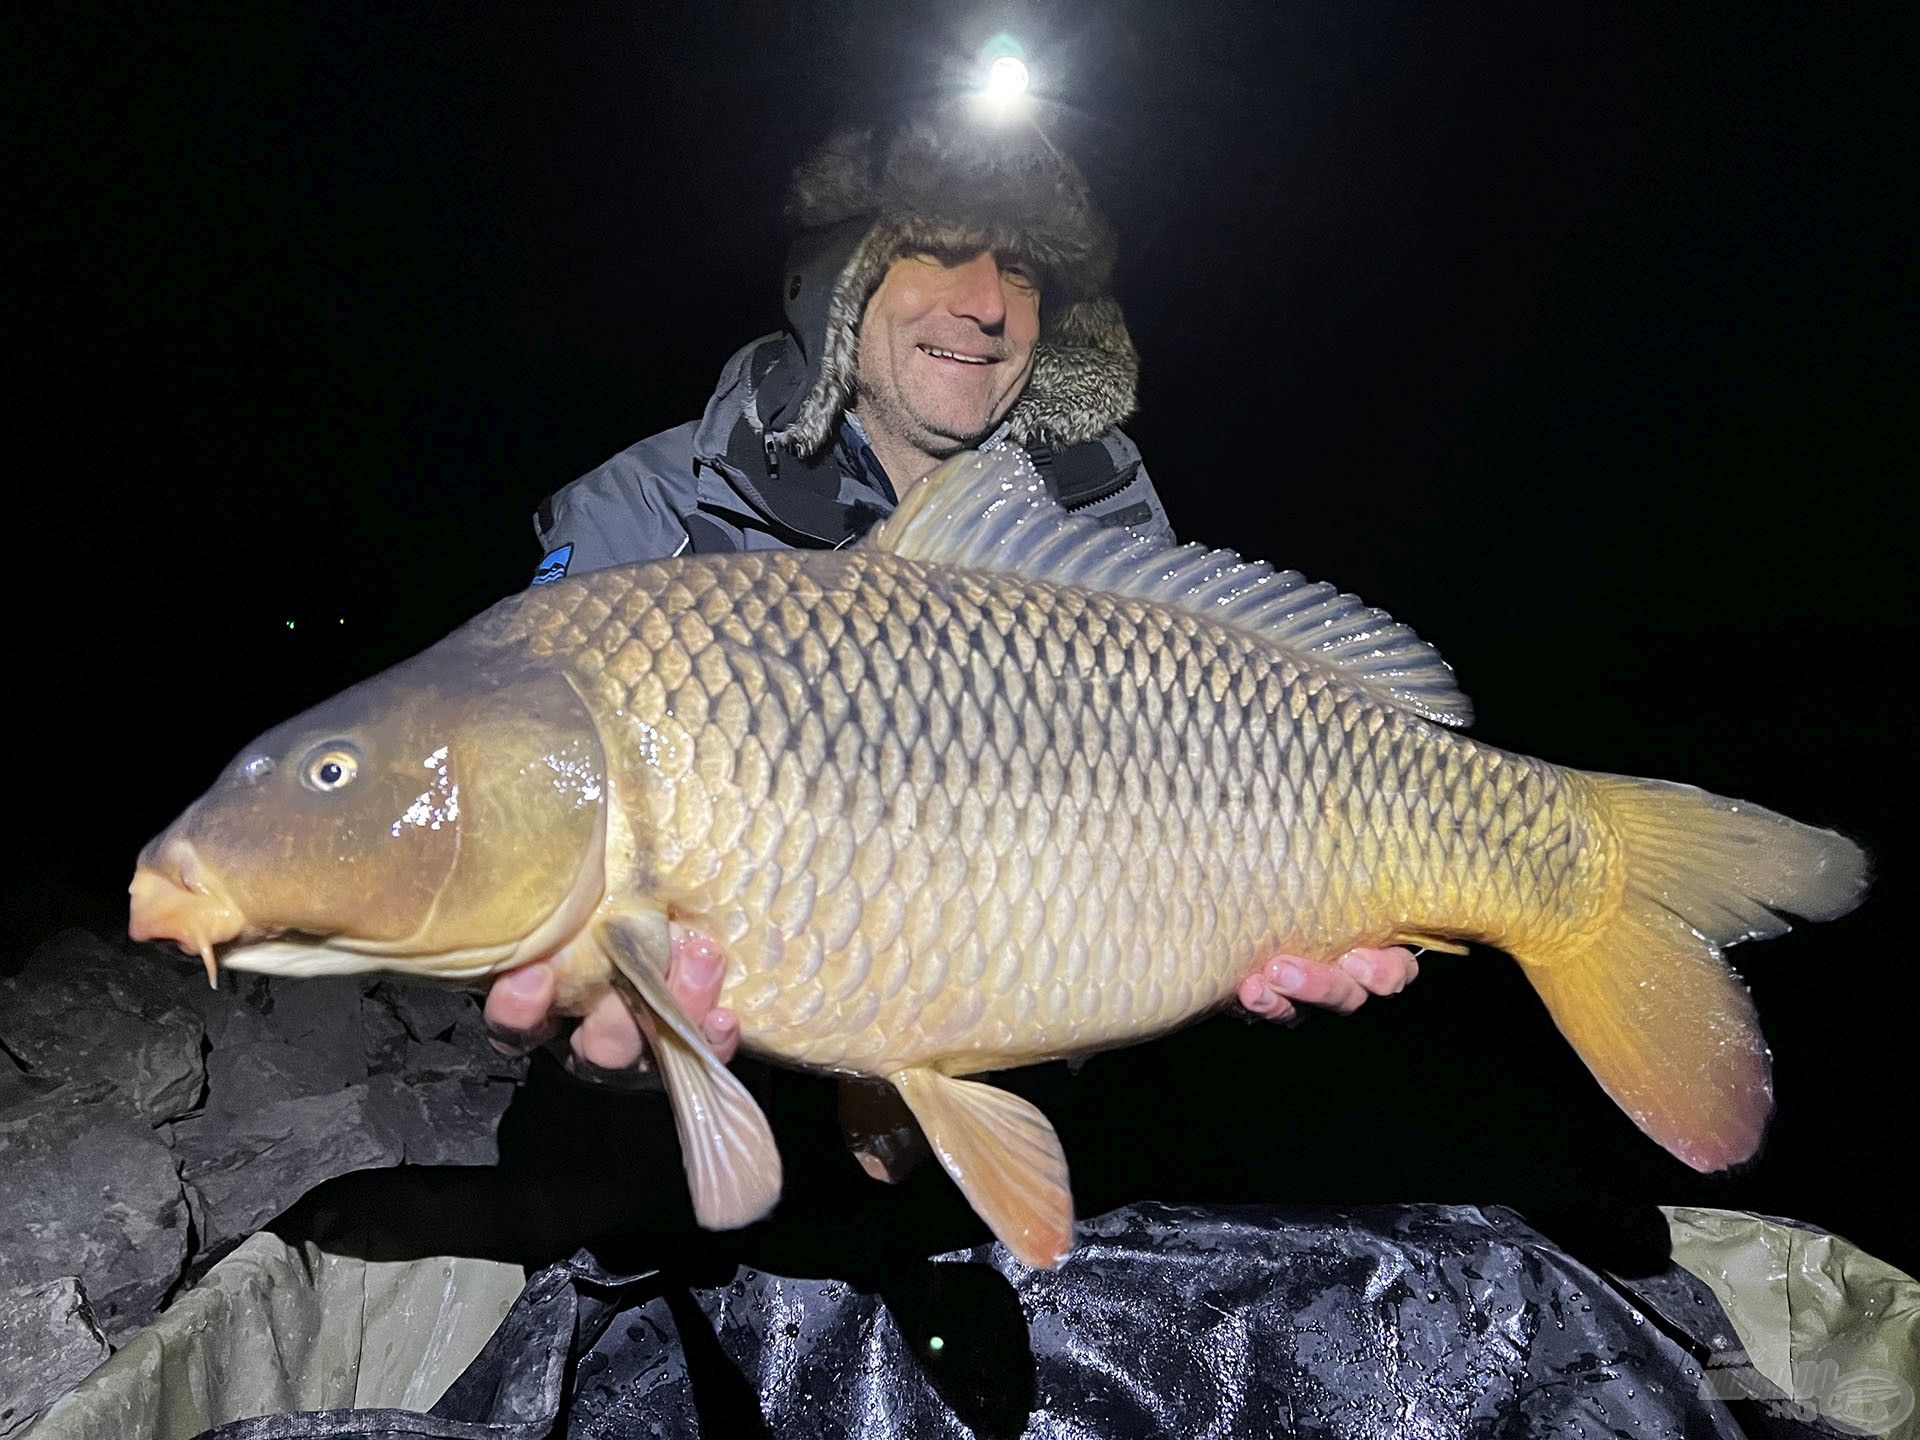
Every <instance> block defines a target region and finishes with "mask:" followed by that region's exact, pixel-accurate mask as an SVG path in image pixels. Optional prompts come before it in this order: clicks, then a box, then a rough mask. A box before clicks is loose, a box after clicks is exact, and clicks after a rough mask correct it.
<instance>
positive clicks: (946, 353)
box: [920, 345, 993, 365]
mask: <svg viewBox="0 0 1920 1440" xmlns="http://www.w3.org/2000/svg"><path fill="white" fill-rule="evenodd" d="M920 348H921V349H922V350H924V351H926V352H927V354H929V355H934V356H938V357H939V358H940V359H942V360H958V361H959V362H960V363H961V364H963V365H991V364H992V363H993V361H992V359H991V357H989V356H986V355H962V354H959V353H958V352H957V351H953V350H940V349H936V348H935V347H934V346H932V345H922V346H921V347H920Z"/></svg>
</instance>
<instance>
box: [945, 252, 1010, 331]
mask: <svg viewBox="0 0 1920 1440" xmlns="http://www.w3.org/2000/svg"><path fill="white" fill-rule="evenodd" d="M947 309H948V310H950V311H951V312H952V313H953V314H955V315H958V316H960V317H962V318H964V319H967V320H971V321H973V322H974V323H975V324H976V325H978V326H979V327H980V328H981V329H982V330H998V329H1000V327H1001V326H1002V325H1004V324H1006V321H1007V297H1006V294H1005V293H1004V292H1003V291H1002V290H1001V288H1000V262H999V261H998V260H996V259H994V258H993V255H992V254H991V253H990V252H988V251H985V250H982V251H981V252H980V253H979V254H978V255H976V256H974V257H973V258H972V259H971V260H962V261H961V262H960V263H959V264H958V265H955V266H953V267H952V268H951V269H950V270H949V272H948V275H947Z"/></svg>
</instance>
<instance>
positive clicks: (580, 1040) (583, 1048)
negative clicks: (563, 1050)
mask: <svg viewBox="0 0 1920 1440" xmlns="http://www.w3.org/2000/svg"><path fill="white" fill-rule="evenodd" d="M572 1044H573V1053H574V1057H575V1058H576V1059H578V1060H583V1061H585V1062H586V1063H587V1064H588V1065H590V1066H592V1067H594V1068H595V1069H598V1070H631V1069H632V1068H633V1067H634V1066H636V1065H638V1064H639V1063H640V1057H641V1056H642V1055H644V1054H646V1053H647V1046H646V1042H645V1041H644V1040H642V1039H641V1038H640V1027H639V1026H638V1025H637V1024H635V1023H634V1019H633V1014H632V1012H631V1011H629V1010H628V1009H627V1002H626V1001H624V1000H622V999H621V998H620V996H619V995H618V994H617V993H616V992H614V991H611V990H609V991H608V992H607V993H606V994H605V995H602V996H601V997H600V998H599V1000H597V1001H595V1002H594V1006H593V1009H591V1010H589V1011H588V1012H587V1018H586V1019H584V1020H582V1021H581V1022H580V1024H579V1026H578V1027H577V1028H576V1029H575V1030H574V1032H573V1042H572Z"/></svg>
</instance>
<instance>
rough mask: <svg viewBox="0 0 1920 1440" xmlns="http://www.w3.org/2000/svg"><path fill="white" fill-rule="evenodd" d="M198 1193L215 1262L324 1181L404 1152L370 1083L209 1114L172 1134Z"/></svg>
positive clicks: (203, 1231)
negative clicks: (383, 1120) (373, 1103)
mask: <svg viewBox="0 0 1920 1440" xmlns="http://www.w3.org/2000/svg"><path fill="white" fill-rule="evenodd" d="M173 1132H174V1144H175V1149H176V1154H177V1156H178V1159H179V1163H180V1176H181V1178H182V1179H183V1180H185V1181H186V1183H187V1184H188V1185H189V1186H191V1187H192V1188H193V1190H194V1191H195V1192H196V1193H195V1200H196V1203H195V1206H194V1220H195V1222H196V1224H197V1225H198V1226H199V1230H200V1234H199V1237H198V1238H199V1241H200V1251H201V1253H202V1254H205V1255H212V1256H217V1255H219V1254H221V1253H223V1252H224V1251H226V1250H228V1249H230V1248H231V1247H232V1246H234V1245H236V1244H238V1243H239V1242H240V1241H242V1240H244V1239H246V1238H247V1236H249V1235H251V1234H252V1233H253V1232H254V1231H255V1230H258V1229H259V1228H260V1227H261V1226H262V1225H264V1224H266V1222H267V1221H269V1220H271V1219H272V1218H273V1217H274V1216H275V1215H278V1214H279V1213H280V1212H281V1211H282V1210H284V1209H286V1208H287V1206H289V1205H291V1204H292V1203H293V1202H294V1201H296V1200H298V1199H299V1198H300V1197H301V1196H302V1195H304V1194H306V1193H307V1191H309V1190H311V1189H312V1188H313V1187H314V1186H315V1185H318V1184H319V1183H320V1182H321V1181H323V1180H331V1179H332V1178H333V1177H334V1176H336V1175H345V1174H348V1173H349V1172H351V1171H354V1170H364V1169H367V1168H369V1167H372V1166H376V1165H397V1164H399V1163H400V1161H401V1160H403V1159H404V1158H405V1147H404V1145H402V1144H396V1143H395V1142H394V1138H393V1136H392V1135H391V1134H389V1133H384V1132H383V1130H382V1128H381V1127H380V1126H379V1125H377V1124H375V1123H374V1121H373V1118H372V1117H371V1116H370V1114H369V1110H368V1094H367V1086H366V1085H365V1084H360V1085H350V1086H348V1087H346V1088H345V1089H343V1090H335V1091H333V1092H332V1093H330V1094H326V1095H303V1096H300V1097H298V1098H295V1099H273V1100H267V1101H264V1102H263V1103H260V1104H254V1105H244V1106H238V1107H236V1108H234V1109H231V1110H228V1109H220V1110H212V1109H209V1110H208V1112H207V1113H205V1114H203V1115H197V1116H194V1117H192V1118H190V1119H186V1120H182V1121H180V1122H178V1123H177V1124H176V1125H175V1126H174V1127H173Z"/></svg>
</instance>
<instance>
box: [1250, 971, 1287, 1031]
mask: <svg viewBox="0 0 1920 1440" xmlns="http://www.w3.org/2000/svg"><path fill="white" fill-rule="evenodd" d="M1240 1004H1241V1005H1242V1006H1243V1007H1245V1009H1246V1011H1247V1013H1248V1014H1249V1015H1256V1016H1258V1017H1259V1018H1260V1019H1262V1020H1277V1021H1279V1022H1280V1023H1281V1024H1283V1025H1298V1024H1299V1023H1300V1013H1299V1012H1298V1011H1297V1010H1295V1009H1294V1008H1293V1002H1292V1001H1291V1000H1289V999H1287V997H1286V996H1284V995H1282V994H1281V993H1280V992H1279V991H1278V990H1276V989H1274V987H1273V986H1272V985H1271V984H1270V983H1268V980H1267V977H1266V972H1265V971H1264V970H1263V971H1260V972H1259V973H1257V974H1253V975H1249V976H1248V977H1247V978H1246V979H1244V980H1242V981H1241V982H1240Z"/></svg>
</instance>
